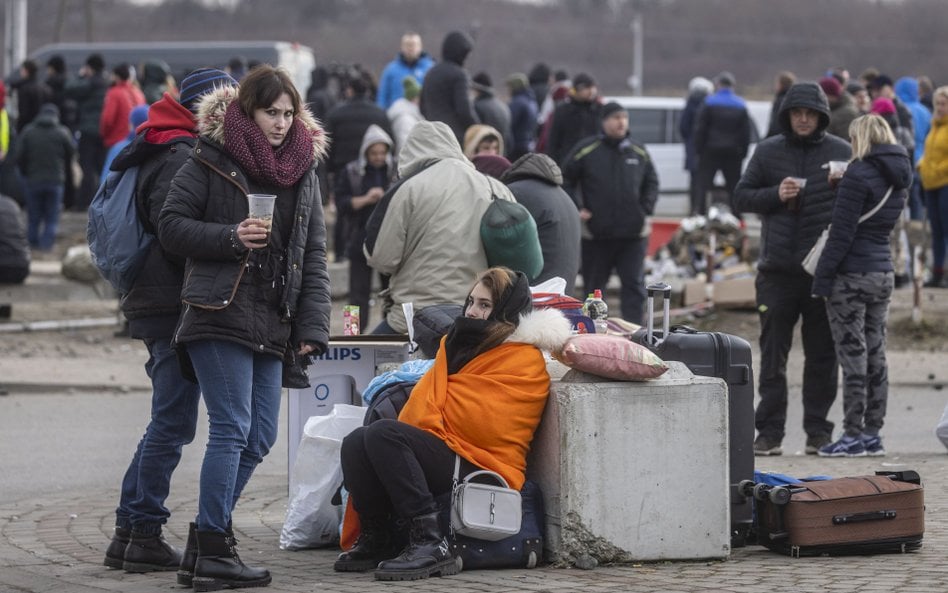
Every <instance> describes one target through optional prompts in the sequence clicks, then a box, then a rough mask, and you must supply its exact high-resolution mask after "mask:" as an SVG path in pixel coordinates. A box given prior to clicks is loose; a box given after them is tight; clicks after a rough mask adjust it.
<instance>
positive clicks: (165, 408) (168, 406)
mask: <svg viewBox="0 0 948 593" xmlns="http://www.w3.org/2000/svg"><path fill="white" fill-rule="evenodd" d="M145 346H146V347H147V348H148V354H149V358H148V362H147V363H145V372H146V373H148V377H149V378H150V379H151V385H152V394H151V422H149V423H148V428H146V429H145V434H144V436H142V440H141V441H139V443H138V449H137V450H136V451H135V455H134V456H133V457H132V463H131V464H130V465H129V466H128V470H127V471H126V472H125V478H124V479H123V480H122V494H121V498H120V500H119V506H118V508H117V509H116V510H115V524H116V525H117V526H118V527H122V528H124V529H134V530H135V531H138V532H141V533H150V534H151V533H155V534H157V533H161V526H162V525H163V524H164V523H165V522H167V520H168V517H169V516H170V515H171V512H170V511H169V510H168V509H167V508H165V499H166V498H168V491H169V488H170V485H171V474H172V473H173V472H174V470H175V468H176V467H178V462H179V461H181V449H182V447H184V445H187V444H188V443H190V442H191V441H192V440H194V431H195V426H196V424H197V413H198V401H199V400H200V397H201V392H200V390H199V389H198V386H197V385H195V384H194V383H192V382H190V381H188V380H187V379H185V378H184V377H182V376H181V368H180V366H179V365H178V358H177V356H176V355H175V351H174V349H173V348H172V344H171V337H170V336H169V337H167V338H161V339H148V340H145Z"/></svg>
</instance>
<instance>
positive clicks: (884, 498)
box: [741, 471, 925, 557]
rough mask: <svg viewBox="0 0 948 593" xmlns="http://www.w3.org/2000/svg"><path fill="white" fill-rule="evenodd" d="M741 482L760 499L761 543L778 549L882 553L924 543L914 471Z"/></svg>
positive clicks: (921, 497)
mask: <svg viewBox="0 0 948 593" xmlns="http://www.w3.org/2000/svg"><path fill="white" fill-rule="evenodd" d="M741 488H742V490H743V491H744V492H745V493H746V494H747V495H750V496H753V497H754V499H755V501H756V505H757V520H756V523H757V525H756V527H757V541H758V543H759V544H761V545H763V546H766V547H767V548H769V549H771V550H773V551H775V552H780V553H783V554H789V555H791V556H797V557H799V556H808V555H820V554H828V555H844V554H884V553H899V552H903V553H904V552H909V551H913V550H917V549H918V548H920V547H921V545H922V535H923V534H924V532H925V499H924V490H923V488H922V485H921V480H920V479H919V476H918V474H917V473H916V472H914V471H902V472H877V473H876V475H874V476H857V477H851V478H838V479H834V480H823V481H813V482H801V483H799V484H791V485H789V486H768V485H765V484H754V483H753V482H746V481H745V482H742V484H741Z"/></svg>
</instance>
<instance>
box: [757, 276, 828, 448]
mask: <svg viewBox="0 0 948 593" xmlns="http://www.w3.org/2000/svg"><path fill="white" fill-rule="evenodd" d="M812 284H813V279H812V278H811V277H810V276H806V275H796V274H775V273H765V272H758V273H757V280H756V285H757V307H758V313H759V314H760V377H758V392H759V394H760V403H759V404H758V405H757V411H756V418H755V425H756V427H757V432H759V433H760V434H762V435H764V436H766V437H767V438H769V439H773V440H776V441H781V440H783V437H784V426H785V424H786V421H787V393H788V391H787V358H788V355H789V353H790V347H791V345H792V343H793V328H794V326H795V325H796V323H797V320H799V319H801V318H802V320H803V324H802V326H801V328H800V334H801V336H802V338H803V356H804V357H805V360H804V363H803V429H804V430H805V431H806V434H807V436H809V437H816V436H823V435H826V436H831V435H832V433H833V423H832V422H830V421H829V420H827V419H826V415H827V414H828V413H829V409H830V407H831V406H832V405H833V402H834V401H835V400H836V392H837V379H838V373H839V365H837V363H836V350H835V346H834V343H833V334H832V332H831V331H830V326H829V321H828V319H827V317H826V306H825V304H824V303H823V300H822V299H815V298H812V297H811V296H810V288H811V286H812Z"/></svg>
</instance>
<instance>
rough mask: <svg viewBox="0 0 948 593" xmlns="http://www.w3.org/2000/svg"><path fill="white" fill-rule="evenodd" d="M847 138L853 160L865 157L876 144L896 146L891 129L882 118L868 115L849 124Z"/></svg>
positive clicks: (872, 114) (871, 114)
mask: <svg viewBox="0 0 948 593" xmlns="http://www.w3.org/2000/svg"><path fill="white" fill-rule="evenodd" d="M849 138H850V139H851V140H852V144H853V160H854V161H858V160H860V159H863V158H865V157H866V155H867V154H869V151H870V150H872V147H873V146H875V145H877V144H897V141H896V139H895V134H893V133H892V128H890V127H889V124H888V123H886V121H885V120H884V119H882V117H880V116H878V115H876V114H874V113H870V114H868V115H861V116H859V117H857V118H856V119H854V120H853V123H851V124H849Z"/></svg>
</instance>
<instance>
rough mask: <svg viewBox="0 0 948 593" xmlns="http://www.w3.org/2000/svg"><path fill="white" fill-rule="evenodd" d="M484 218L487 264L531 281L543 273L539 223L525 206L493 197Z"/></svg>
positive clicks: (483, 231) (482, 231) (482, 228)
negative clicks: (507, 270) (515, 272)
mask: <svg viewBox="0 0 948 593" xmlns="http://www.w3.org/2000/svg"><path fill="white" fill-rule="evenodd" d="M491 198H492V200H491V203H490V206H488V207H487V211H486V212H484V216H483V218H481V242H482V243H483V244H484V252H485V253H486V254H487V264H488V265H489V266H491V267H493V266H506V267H508V268H510V269H511V270H514V271H517V272H523V273H524V274H526V276H527V278H528V279H530V280H531V281H532V280H534V279H536V278H537V277H538V276H539V275H540V272H541V271H543V251H542V250H541V249H540V237H539V235H538V234H537V223H536V221H535V220H533V216H532V215H531V214H530V211H529V210H527V209H526V208H525V207H524V206H523V204H518V203H517V202H512V201H509V200H500V199H498V198H497V196H495V195H491Z"/></svg>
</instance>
